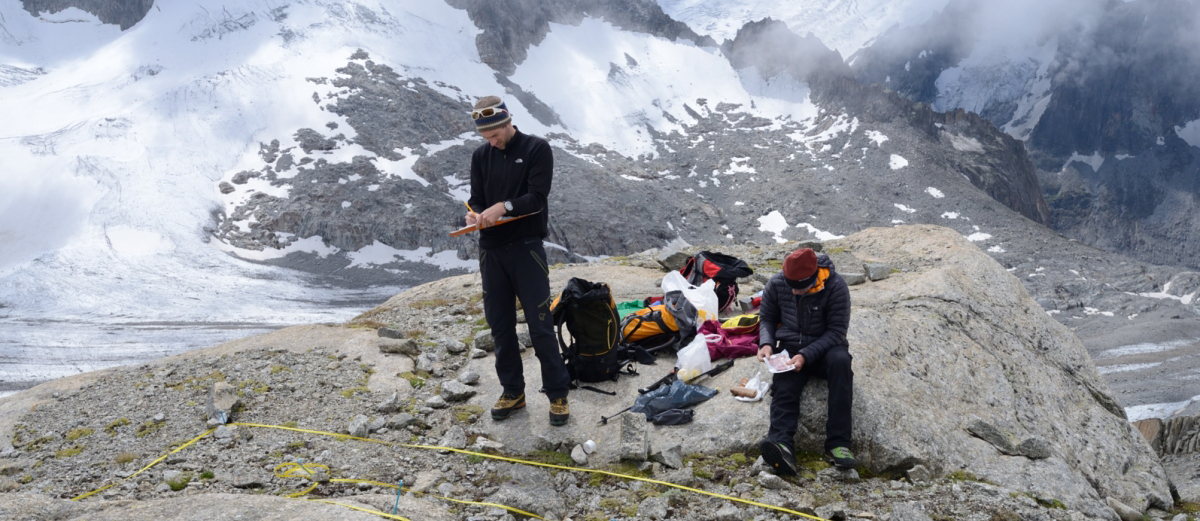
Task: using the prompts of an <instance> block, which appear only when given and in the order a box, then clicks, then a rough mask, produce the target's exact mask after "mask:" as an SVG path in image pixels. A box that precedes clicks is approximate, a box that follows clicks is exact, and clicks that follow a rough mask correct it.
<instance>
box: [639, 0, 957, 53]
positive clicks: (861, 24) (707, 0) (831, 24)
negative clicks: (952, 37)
mask: <svg viewBox="0 0 1200 521" xmlns="http://www.w3.org/2000/svg"><path fill="white" fill-rule="evenodd" d="M946 4H947V0H897V1H888V0H814V1H809V2H763V1H761V0H658V5H659V6H661V7H662V9H663V11H664V12H666V13H667V14H668V15H670V16H671V18H674V19H676V20H679V21H681V22H684V23H686V24H688V26H689V27H691V28H692V30H694V31H696V32H697V33H700V34H707V35H709V36H712V37H713V39H715V40H717V41H718V42H720V41H722V40H726V39H728V40H732V39H733V37H734V36H735V35H736V34H737V31H738V29H741V28H742V26H743V25H745V24H746V22H752V21H753V22H757V21H759V20H762V19H763V18H768V17H769V18H772V19H775V20H780V21H783V22H784V23H785V24H787V26H788V28H789V29H791V30H792V32H794V33H796V34H798V35H801V36H804V35H806V34H808V33H810V32H811V33H813V34H815V35H816V36H817V38H819V39H820V40H821V42H822V43H824V44H825V46H827V47H829V48H830V49H833V50H835V51H838V52H840V53H841V54H842V57H843V58H845V57H848V56H850V55H851V54H854V52H855V51H857V50H859V49H860V48H862V47H863V46H865V45H868V44H869V43H870V41H871V40H873V39H874V38H875V37H877V36H879V35H880V34H882V33H883V32H884V31H886V30H887V29H888V28H890V27H892V26H894V25H897V24H899V25H901V26H909V25H915V24H919V23H921V22H924V21H926V20H928V19H929V18H930V17H931V16H932V15H933V13H935V12H937V11H940V10H941V9H942V8H944V7H945V6H946Z"/></svg>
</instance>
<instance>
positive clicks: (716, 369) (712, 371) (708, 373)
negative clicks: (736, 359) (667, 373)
mask: <svg viewBox="0 0 1200 521" xmlns="http://www.w3.org/2000/svg"><path fill="white" fill-rule="evenodd" d="M730 367H733V359H729V360H726V361H724V362H721V363H720V364H717V366H716V367H714V368H712V369H709V370H707V371H705V372H703V373H700V374H698V375H696V376H694V377H692V378H690V379H688V380H684V382H683V383H686V384H690V383H692V382H695V381H696V380H699V379H700V377H701V376H717V375H719V374H721V373H723V372H725V370H726V369H729V368H730Z"/></svg>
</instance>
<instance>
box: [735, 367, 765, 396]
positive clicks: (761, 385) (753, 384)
mask: <svg viewBox="0 0 1200 521" xmlns="http://www.w3.org/2000/svg"><path fill="white" fill-rule="evenodd" d="M760 374H762V373H754V378H751V379H750V381H749V382H746V385H743V386H742V387H745V388H747V389H754V390H755V391H758V394H756V395H754V397H753V398H747V397H745V396H734V397H733V399H734V400H737V401H739V402H757V401H760V400H762V399H763V395H765V394H767V389H768V388H770V387H771V382H767V381H760V380H759V379H758V375H760Z"/></svg>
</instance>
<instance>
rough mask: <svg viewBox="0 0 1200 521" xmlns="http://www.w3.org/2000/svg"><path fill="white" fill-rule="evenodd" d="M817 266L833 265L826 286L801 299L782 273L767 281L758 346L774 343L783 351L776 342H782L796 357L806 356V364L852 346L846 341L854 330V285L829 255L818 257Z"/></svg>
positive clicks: (777, 349) (830, 267)
mask: <svg viewBox="0 0 1200 521" xmlns="http://www.w3.org/2000/svg"><path fill="white" fill-rule="evenodd" d="M817 267H818V268H829V278H827V279H825V286H824V288H822V289H821V291H818V292H816V293H809V294H806V295H803V296H801V297H800V298H799V299H797V298H796V296H795V295H793V294H792V288H790V287H788V285H787V282H785V281H784V279H783V273H782V272H780V273H778V274H776V275H775V276H774V277H771V280H770V281H768V282H767V287H766V288H765V289H764V290H763V298H762V307H761V308H760V309H759V316H760V321H759V328H758V345H760V346H761V345H763V344H771V345H772V346H775V349H776V352H778V351H780V350H781V348H780V346H779V345H776V341H778V342H779V344H781V345H782V346H783V348H786V349H788V353H789V354H791V355H792V356H795V355H796V354H802V355H804V363H805V364H809V363H813V362H815V361H817V360H819V359H820V358H821V357H822V356H824V355H825V353H826V352H827V351H829V350H830V349H831V348H833V347H837V346H845V347H848V346H849V345H850V344H849V343H848V342H847V341H846V332H847V331H848V330H849V329H850V288H849V287H848V286H846V281H845V280H843V279H842V276H841V275H838V274H837V272H836V271H834V267H833V261H831V260H829V257H828V256H827V255H824V254H821V255H818V256H817ZM789 344H790V345H789ZM796 347H799V353H797V352H796Z"/></svg>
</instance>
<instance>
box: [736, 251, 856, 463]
mask: <svg viewBox="0 0 1200 521" xmlns="http://www.w3.org/2000/svg"><path fill="white" fill-rule="evenodd" d="M759 313H760V314H761V318H762V320H761V322H760V323H759V342H758V343H759V346H760V349H759V351H758V359H759V360H765V359H766V358H767V357H769V356H771V355H772V354H774V353H775V347H776V344H778V347H779V349H780V351H781V352H782V351H783V350H787V352H788V354H789V355H794V356H792V357H791V360H789V361H788V364H790V365H792V366H794V367H795V368H794V369H792V370H791V371H787V372H782V373H776V374H775V377H774V381H773V385H772V387H773V390H772V396H771V428H770V431H769V432H768V433H767V437H766V439H765V440H763V442H762V443H761V445H760V446H759V448H760V449H762V456H763V460H764V461H766V463H767V464H768V465H770V466H771V467H772V468H773V469H775V472H776V474H782V475H792V474H795V473H796V458H795V455H794V454H795V452H794V446H793V443H794V441H793V440H794V438H795V437H796V427H797V424H798V422H799V420H800V392H801V391H803V390H804V385H805V384H807V383H808V379H809V378H811V377H813V376H816V377H818V378H824V379H826V380H827V381H828V382H829V419H828V422H827V423H826V424H825V454H826V456H828V457H829V458H830V459H831V460H833V463H834V465H837V466H838V467H841V468H854V465H855V461H854V454H853V453H852V452H850V407H851V404H852V403H853V400H854V388H853V387H854V385H853V384H854V373H853V372H852V371H851V370H850V360H851V358H852V357H851V356H850V351H849V344H848V343H847V342H846V331H847V329H849V326H850V290H849V288H847V287H846V281H844V280H842V277H841V276H840V275H838V274H837V272H835V271H834V268H833V262H832V261H830V260H829V257H828V256H826V255H817V254H816V253H815V252H813V251H812V250H811V249H809V248H801V249H799V250H796V251H794V252H792V253H789V254H788V256H787V257H786V258H785V259H784V261H783V270H782V271H781V272H780V273H778V274H776V275H775V276H774V277H772V278H771V280H770V281H769V282H767V287H766V289H764V290H763V298H762V309H761V311H760V312H759Z"/></svg>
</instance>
